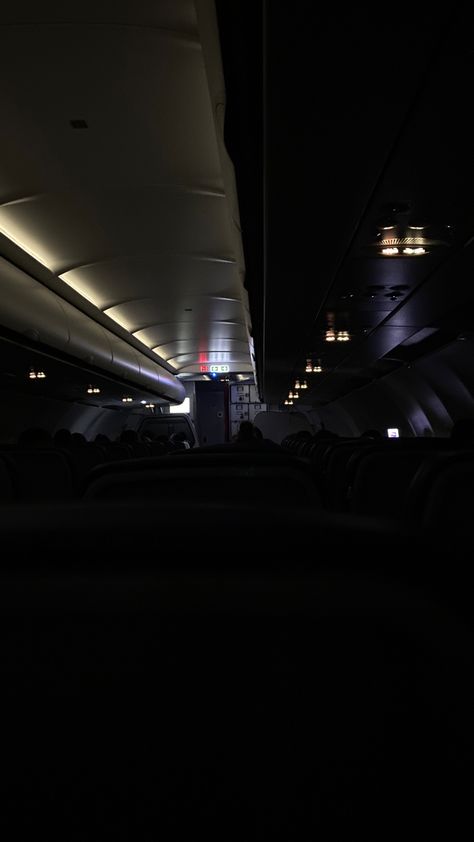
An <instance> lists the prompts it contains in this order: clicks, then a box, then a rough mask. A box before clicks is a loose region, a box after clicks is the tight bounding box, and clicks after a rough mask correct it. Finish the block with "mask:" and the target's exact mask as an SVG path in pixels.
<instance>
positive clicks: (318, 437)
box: [313, 427, 339, 441]
mask: <svg viewBox="0 0 474 842" xmlns="http://www.w3.org/2000/svg"><path fill="white" fill-rule="evenodd" d="M338 438H339V436H338V435H337V433H333V432H332V431H331V430H325V429H324V427H322V428H321V429H320V430H318V431H317V433H315V434H314V436H313V441H333V440H334V439H338Z"/></svg>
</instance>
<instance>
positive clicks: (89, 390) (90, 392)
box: [87, 386, 100, 395]
mask: <svg viewBox="0 0 474 842" xmlns="http://www.w3.org/2000/svg"><path fill="white" fill-rule="evenodd" d="M87 394H88V395H100V389H99V387H98V386H88V387H87Z"/></svg>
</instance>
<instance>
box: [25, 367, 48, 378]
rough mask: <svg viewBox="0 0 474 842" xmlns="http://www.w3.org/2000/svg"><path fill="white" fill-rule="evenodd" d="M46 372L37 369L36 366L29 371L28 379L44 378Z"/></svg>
mask: <svg viewBox="0 0 474 842" xmlns="http://www.w3.org/2000/svg"><path fill="white" fill-rule="evenodd" d="M45 377H46V374H45V372H44V371H35V369H34V368H30V370H29V372H28V380H44V379H45Z"/></svg>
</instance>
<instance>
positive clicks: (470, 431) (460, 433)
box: [450, 418, 474, 447]
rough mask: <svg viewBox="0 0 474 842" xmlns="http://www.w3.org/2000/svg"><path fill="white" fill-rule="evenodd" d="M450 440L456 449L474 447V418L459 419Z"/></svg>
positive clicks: (454, 425)
mask: <svg viewBox="0 0 474 842" xmlns="http://www.w3.org/2000/svg"><path fill="white" fill-rule="evenodd" d="M450 438H451V441H452V442H453V444H455V445H456V447H474V418H459V419H458V421H455V422H454V424H453V426H452V429H451V435H450Z"/></svg>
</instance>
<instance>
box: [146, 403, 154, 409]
mask: <svg viewBox="0 0 474 842" xmlns="http://www.w3.org/2000/svg"><path fill="white" fill-rule="evenodd" d="M154 408H155V404H154V403H146V404H145V409H154Z"/></svg>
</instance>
